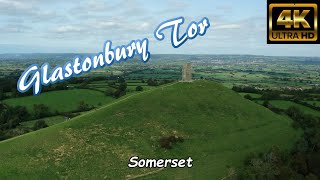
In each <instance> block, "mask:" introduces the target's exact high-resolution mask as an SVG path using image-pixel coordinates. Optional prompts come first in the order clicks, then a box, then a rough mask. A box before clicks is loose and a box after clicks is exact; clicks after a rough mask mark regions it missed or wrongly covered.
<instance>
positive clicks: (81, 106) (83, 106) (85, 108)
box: [78, 101, 91, 111]
mask: <svg viewBox="0 0 320 180" xmlns="http://www.w3.org/2000/svg"><path fill="white" fill-rule="evenodd" d="M90 109H91V108H90V106H89V104H86V103H85V102H84V101H80V102H79V105H78V111H88V110H90Z"/></svg>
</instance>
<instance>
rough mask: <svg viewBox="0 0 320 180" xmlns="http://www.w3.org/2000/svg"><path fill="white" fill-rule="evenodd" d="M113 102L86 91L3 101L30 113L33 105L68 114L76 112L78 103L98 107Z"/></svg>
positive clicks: (97, 93) (110, 99)
mask: <svg viewBox="0 0 320 180" xmlns="http://www.w3.org/2000/svg"><path fill="white" fill-rule="evenodd" d="M113 100H114V98H112V97H108V96H105V95H104V94H103V93H102V92H98V91H94V90H88V89H72V90H61V91H52V92H44V93H41V95H40V96H27V97H20V98H12V99H7V100H4V103H7V104H9V105H11V106H25V107H27V109H28V110H29V111H30V112H33V105H34V104H45V105H47V106H48V107H49V109H50V110H51V111H52V112H54V111H58V112H70V111H75V110H77V107H78V105H79V102H80V101H84V102H85V103H87V104H89V105H92V106H98V105H99V104H100V103H101V104H107V103H110V102H112V101H113Z"/></svg>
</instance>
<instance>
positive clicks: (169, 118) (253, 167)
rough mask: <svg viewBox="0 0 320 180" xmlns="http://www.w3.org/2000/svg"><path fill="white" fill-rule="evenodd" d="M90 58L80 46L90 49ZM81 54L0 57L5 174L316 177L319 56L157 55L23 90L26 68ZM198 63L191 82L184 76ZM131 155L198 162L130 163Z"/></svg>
mask: <svg viewBox="0 0 320 180" xmlns="http://www.w3.org/2000/svg"><path fill="white" fill-rule="evenodd" d="M85 55H88V54H82V56H85ZM73 56H74V54H2V55H1V56H0V99H1V104H0V105H1V108H0V139H1V142H0V157H1V158H0V177H4V178H22V179H23V178H31V179H34V178H41V179H42V178H62V179H77V178H94V179H135V178H137V179H139V178H140V179H158V178H164V179H199V178H200V179H317V178H319V176H320V174H319V173H320V170H319V164H320V153H319V150H320V144H319V143H320V134H319V132H320V131H319V128H320V126H319V117H320V87H319V84H320V73H319V72H320V71H319V69H320V66H319V65H320V58H316V57H275V56H254V55H152V57H151V59H150V62H148V63H147V64H144V63H142V62H141V61H140V60H138V59H132V60H128V61H126V62H123V63H120V64H114V65H113V66H112V67H108V68H106V69H101V70H97V71H93V72H91V73H89V74H86V75H82V76H80V77H75V78H72V79H70V80H68V81H66V82H62V83H57V84H54V85H50V86H47V87H45V88H43V92H42V94H41V95H40V96H33V95H32V91H29V92H27V93H24V94H21V93H19V92H17V90H16V83H17V79H18V78H19V76H20V75H21V73H22V72H23V70H24V69H25V68H27V67H28V66H29V65H30V64H34V63H38V64H42V63H44V62H45V61H46V62H49V63H50V64H51V67H54V66H56V65H61V64H63V63H64V62H65V61H67V60H70V59H72V58H73ZM186 63H192V68H193V70H192V74H193V79H194V81H193V82H191V83H184V82H180V80H181V72H182V66H183V64H186ZM131 156H139V157H140V158H186V157H189V156H191V157H192V158H193V160H194V165H193V167H192V168H190V169H189V168H182V169H175V168H172V169H170V168H165V169H160V170H159V169H150V168H142V169H129V168H128V167H127V164H128V160H129V158H130V157H131Z"/></svg>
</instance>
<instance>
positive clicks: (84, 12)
mask: <svg viewBox="0 0 320 180" xmlns="http://www.w3.org/2000/svg"><path fill="white" fill-rule="evenodd" d="M266 14H267V12H266V0H241V1H240V0H224V1H221V0H162V1H153V0H150V1H146V0H119V1H111V0H86V1H80V0H55V1H52V0H0V39H1V41H0V53H35V52H37V53H38V52H39V53H96V52H100V51H102V46H103V43H104V42H105V41H106V40H111V41H113V45H125V44H127V43H129V42H130V41H131V40H134V39H142V38H145V37H147V38H149V40H150V44H149V46H150V47H149V50H150V52H151V53H152V54H256V55H274V56H277V55H284V56H320V51H319V47H320V46H319V45H271V44H267V43H266ZM179 16H184V17H185V24H184V25H183V27H182V28H181V31H182V32H184V31H185V28H186V27H187V25H188V23H189V22H190V21H200V20H201V19H202V18H203V17H208V18H209V20H210V22H211V27H210V28H209V29H208V31H207V34H206V35H205V36H203V37H197V38H196V39H194V40H192V41H187V42H186V43H185V44H184V45H183V46H181V47H180V48H179V49H174V48H173V47H172V46H171V44H170V39H168V38H166V39H165V40H164V41H157V40H156V39H155V38H154V37H153V31H154V30H155V28H156V27H157V25H159V24H160V23H161V22H162V21H165V20H168V19H172V18H175V17H179ZM164 33H165V34H166V35H167V37H168V35H169V33H170V32H169V31H164Z"/></svg>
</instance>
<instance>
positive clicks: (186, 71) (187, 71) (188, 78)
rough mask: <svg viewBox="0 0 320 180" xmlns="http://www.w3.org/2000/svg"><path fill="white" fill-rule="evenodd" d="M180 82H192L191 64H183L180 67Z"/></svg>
mask: <svg viewBox="0 0 320 180" xmlns="http://www.w3.org/2000/svg"><path fill="white" fill-rule="evenodd" d="M182 82H192V68H191V63H187V64H184V65H183V67H182Z"/></svg>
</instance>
